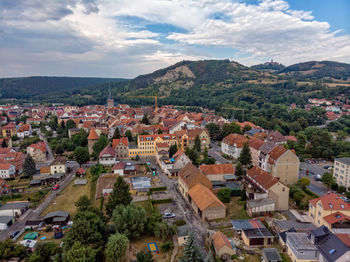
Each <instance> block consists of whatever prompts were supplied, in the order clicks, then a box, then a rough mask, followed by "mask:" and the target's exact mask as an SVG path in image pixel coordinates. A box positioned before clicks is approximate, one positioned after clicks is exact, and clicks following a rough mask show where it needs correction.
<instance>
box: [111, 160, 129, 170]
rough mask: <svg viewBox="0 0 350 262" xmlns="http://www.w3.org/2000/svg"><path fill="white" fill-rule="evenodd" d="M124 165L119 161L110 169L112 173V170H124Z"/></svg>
mask: <svg viewBox="0 0 350 262" xmlns="http://www.w3.org/2000/svg"><path fill="white" fill-rule="evenodd" d="M125 166H126V164H125V163H124V162H121V161H118V163H116V164H115V165H114V166H113V168H112V171H114V170H121V169H123V170H124V168H125Z"/></svg>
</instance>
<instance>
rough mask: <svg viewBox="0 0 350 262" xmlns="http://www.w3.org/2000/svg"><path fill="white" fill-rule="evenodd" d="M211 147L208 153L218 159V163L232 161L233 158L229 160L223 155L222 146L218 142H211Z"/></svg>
mask: <svg viewBox="0 0 350 262" xmlns="http://www.w3.org/2000/svg"><path fill="white" fill-rule="evenodd" d="M210 147H211V148H210V149H209V150H208V155H209V156H210V157H212V158H214V159H215V160H216V164H226V163H232V160H227V159H226V158H224V157H222V156H221V147H219V146H218V144H217V143H215V142H211V143H210Z"/></svg>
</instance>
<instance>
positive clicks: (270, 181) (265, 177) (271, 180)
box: [247, 166, 279, 190]
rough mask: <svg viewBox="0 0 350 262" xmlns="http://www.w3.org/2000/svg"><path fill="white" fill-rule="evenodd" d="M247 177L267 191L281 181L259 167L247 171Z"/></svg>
mask: <svg viewBox="0 0 350 262" xmlns="http://www.w3.org/2000/svg"><path fill="white" fill-rule="evenodd" d="M247 176H248V177H250V178H251V179H252V180H253V181H255V182H257V183H258V184H259V185H260V186H262V187H263V188H264V189H265V190H267V189H269V188H270V187H272V186H273V185H275V184H276V183H278V182H279V179H278V178H277V177H273V176H272V175H270V174H269V173H267V172H266V171H264V170H262V169H261V168H259V167H257V166H253V167H252V168H251V169H249V170H248V171H247Z"/></svg>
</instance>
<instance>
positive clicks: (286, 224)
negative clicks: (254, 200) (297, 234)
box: [274, 220, 316, 232]
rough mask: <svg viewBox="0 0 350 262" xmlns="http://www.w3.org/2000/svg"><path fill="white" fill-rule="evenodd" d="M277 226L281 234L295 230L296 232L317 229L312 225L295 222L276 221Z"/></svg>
mask: <svg viewBox="0 0 350 262" xmlns="http://www.w3.org/2000/svg"><path fill="white" fill-rule="evenodd" d="M274 223H275V225H276V226H277V227H279V229H280V232H281V231H286V230H289V229H291V228H294V229H295V230H296V231H311V230H314V229H316V226H315V225H314V224H312V223H301V222H297V221H293V220H276V221H274Z"/></svg>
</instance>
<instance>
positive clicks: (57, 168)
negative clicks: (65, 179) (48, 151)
mask: <svg viewBox="0 0 350 262" xmlns="http://www.w3.org/2000/svg"><path fill="white" fill-rule="evenodd" d="M59 173H63V174H65V173H66V159H65V158H64V157H62V158H57V159H55V160H54V161H53V162H52V163H51V165H50V174H51V175H54V174H59Z"/></svg>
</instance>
